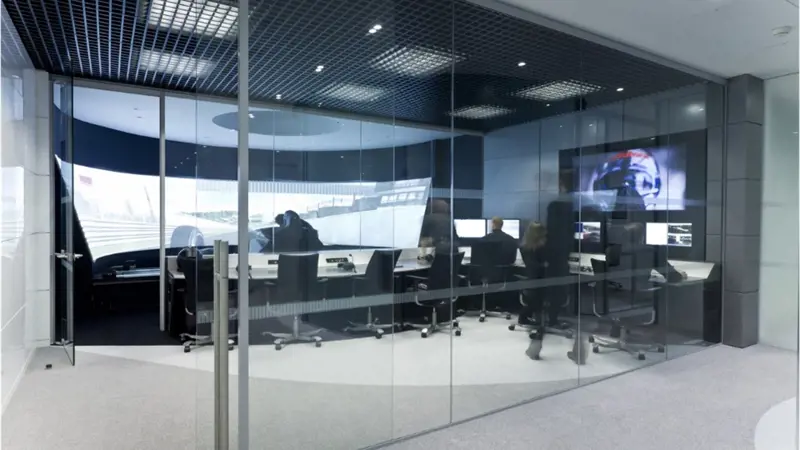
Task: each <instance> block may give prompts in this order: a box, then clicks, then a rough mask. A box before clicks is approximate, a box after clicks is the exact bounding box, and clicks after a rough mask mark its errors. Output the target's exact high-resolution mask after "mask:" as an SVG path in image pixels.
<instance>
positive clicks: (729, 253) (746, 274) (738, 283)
mask: <svg viewBox="0 0 800 450" xmlns="http://www.w3.org/2000/svg"><path fill="white" fill-rule="evenodd" d="M760 243H761V239H760V238H759V237H758V236H730V235H728V236H725V259H726V261H727V264H725V267H724V270H725V289H727V290H729V291H735V292H758V280H759V276H758V271H759V265H760V264H759V254H760V248H759V245H760Z"/></svg>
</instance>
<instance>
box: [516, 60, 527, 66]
mask: <svg viewBox="0 0 800 450" xmlns="http://www.w3.org/2000/svg"><path fill="white" fill-rule="evenodd" d="M517 66H519V67H525V61H520V62H518V63H517Z"/></svg>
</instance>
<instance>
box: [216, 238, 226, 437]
mask: <svg viewBox="0 0 800 450" xmlns="http://www.w3.org/2000/svg"><path fill="white" fill-rule="evenodd" d="M216 244H217V245H216V247H217V257H218V259H219V265H218V267H219V272H217V275H216V279H217V288H218V289H219V291H218V294H217V304H218V305H219V306H218V307H217V314H218V315H217V316H215V318H214V319H215V320H214V322H215V323H216V324H217V337H218V339H217V340H216V341H214V348H215V349H216V354H217V355H219V366H217V374H218V378H219V444H220V446H219V450H227V449H228V425H229V423H228V373H229V371H228V317H229V315H228V276H229V275H228V274H229V271H230V265H229V264H228V241H216Z"/></svg>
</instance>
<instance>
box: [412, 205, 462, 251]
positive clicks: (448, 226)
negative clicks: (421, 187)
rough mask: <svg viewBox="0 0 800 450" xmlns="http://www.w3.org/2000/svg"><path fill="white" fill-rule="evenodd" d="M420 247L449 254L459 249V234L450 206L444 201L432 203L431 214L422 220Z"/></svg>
mask: <svg viewBox="0 0 800 450" xmlns="http://www.w3.org/2000/svg"><path fill="white" fill-rule="evenodd" d="M419 246H420V247H434V248H437V249H439V250H440V251H447V252H450V249H451V248H457V247H458V234H457V233H456V228H455V225H454V224H453V220H452V218H451V217H450V205H448V204H447V202H445V201H444V200H441V199H434V200H432V201H431V206H430V212H429V213H428V214H426V215H425V217H424V218H423V219H422V229H421V231H420V236H419Z"/></svg>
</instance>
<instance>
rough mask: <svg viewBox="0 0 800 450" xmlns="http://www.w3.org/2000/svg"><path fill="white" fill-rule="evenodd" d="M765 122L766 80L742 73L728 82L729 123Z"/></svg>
mask: <svg viewBox="0 0 800 450" xmlns="http://www.w3.org/2000/svg"><path fill="white" fill-rule="evenodd" d="M739 122H752V123H756V124H759V125H760V124H762V123H763V122H764V80H761V79H759V78H756V77H754V76H752V75H740V76H738V77H735V78H731V80H730V81H729V82H728V123H739Z"/></svg>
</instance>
